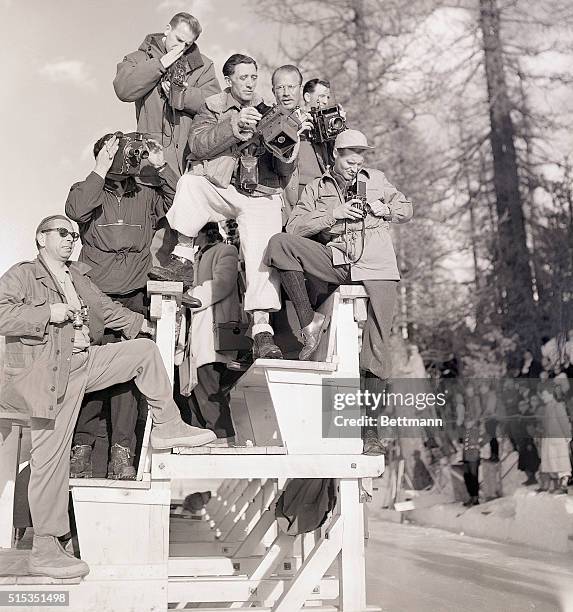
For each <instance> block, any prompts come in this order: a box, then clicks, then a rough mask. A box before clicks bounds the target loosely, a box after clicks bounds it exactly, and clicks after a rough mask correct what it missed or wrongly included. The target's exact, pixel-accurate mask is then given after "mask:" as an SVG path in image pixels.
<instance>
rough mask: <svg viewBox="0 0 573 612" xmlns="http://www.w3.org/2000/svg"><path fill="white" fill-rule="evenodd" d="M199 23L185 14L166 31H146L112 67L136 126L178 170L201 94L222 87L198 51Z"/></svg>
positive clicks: (180, 170) (181, 169)
mask: <svg viewBox="0 0 573 612" xmlns="http://www.w3.org/2000/svg"><path fill="white" fill-rule="evenodd" d="M199 34H201V25H200V24H199V22H198V21H197V19H196V18H195V17H193V15H190V14H189V13H177V14H176V15H174V16H173V18H172V19H171V21H170V22H169V25H168V26H167V27H166V29H165V32H163V33H157V34H148V35H147V36H146V37H145V39H144V41H143V42H142V43H141V45H140V46H139V49H138V50H137V51H135V52H134V53H130V54H129V55H127V56H126V57H125V58H124V59H123V61H122V62H120V63H119V64H118V66H117V74H116V77H115V79H114V81H113V86H114V89H115V93H116V94H117V97H118V98H119V99H120V100H122V101H123V102H135V114H136V117H137V131H138V132H143V133H145V134H148V135H149V136H151V137H152V138H154V139H156V140H157V141H158V142H159V143H160V144H161V145H162V146H163V148H164V150H165V159H166V160H167V163H168V164H169V165H170V166H171V167H172V168H173V169H174V170H175V171H176V172H177V174H179V175H181V174H183V172H184V171H185V157H186V146H187V140H188V137H189V130H190V128H191V121H192V119H193V117H194V116H195V114H196V113H197V112H198V111H199V109H200V108H201V106H202V104H203V102H204V101H205V98H207V97H208V96H210V95H212V94H215V93H218V92H220V91H221V88H220V86H219V83H218V81H217V77H216V75H215V68H214V67H213V62H212V61H211V60H210V59H209V58H208V57H206V56H205V55H203V54H202V53H200V51H199V48H198V47H197V44H196V40H197V38H198V37H199Z"/></svg>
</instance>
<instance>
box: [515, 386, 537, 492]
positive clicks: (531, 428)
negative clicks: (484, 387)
mask: <svg viewBox="0 0 573 612" xmlns="http://www.w3.org/2000/svg"><path fill="white" fill-rule="evenodd" d="M540 406H541V400H540V399H539V396H538V395H532V396H531V399H530V400H529V401H527V400H523V401H521V402H519V406H518V410H519V416H518V418H517V419H516V420H515V427H514V429H513V435H514V439H515V442H516V444H517V451H518V454H519V459H518V462H517V469H518V470H520V471H521V472H525V474H526V476H527V480H526V481H525V482H523V483H522V484H523V485H524V486H526V487H528V486H530V485H534V484H537V478H536V477H535V474H536V473H537V470H538V469H539V465H540V463H541V460H540V458H539V452H538V450H537V446H536V445H535V440H534V438H533V435H534V432H535V430H536V415H537V411H538V409H539V408H540Z"/></svg>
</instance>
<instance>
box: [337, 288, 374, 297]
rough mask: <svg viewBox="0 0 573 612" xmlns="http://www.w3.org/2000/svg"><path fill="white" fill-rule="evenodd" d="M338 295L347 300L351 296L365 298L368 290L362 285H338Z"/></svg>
mask: <svg viewBox="0 0 573 612" xmlns="http://www.w3.org/2000/svg"><path fill="white" fill-rule="evenodd" d="M338 291H339V292H340V297H341V298H342V299H343V300H349V299H353V298H367V297H368V292H367V291H366V287H364V285H340V287H338Z"/></svg>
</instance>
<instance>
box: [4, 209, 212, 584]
mask: <svg viewBox="0 0 573 612" xmlns="http://www.w3.org/2000/svg"><path fill="white" fill-rule="evenodd" d="M78 238H79V236H78V234H77V233H76V232H74V231H73V227H72V224H71V221H70V220H69V219H68V218H67V217H64V216H62V215H52V216H50V217H46V218H45V219H43V220H42V221H41V223H40V225H39V226H38V228H37V230H36V245H37V247H38V251H39V253H38V257H37V258H36V259H35V260H33V261H24V262H21V263H18V264H16V265H15V266H13V267H12V268H10V270H8V271H7V272H6V273H5V274H4V275H3V276H2V277H1V278H0V334H2V335H4V336H6V357H5V372H4V384H3V385H2V389H1V390H0V417H1V416H2V411H3V410H7V411H8V412H9V413H11V414H13V413H17V414H22V415H24V416H29V417H30V428H31V437H32V449H31V461H30V469H31V476H30V485H29V488H28V495H29V501H30V512H31V515H32V522H33V526H34V543H33V548H32V553H31V555H30V560H29V570H30V573H31V574H33V575H40V576H50V577H53V578H75V577H81V576H85V575H86V574H88V572H89V567H88V566H87V564H86V563H85V562H84V561H81V560H80V559H76V558H75V557H74V556H72V555H70V554H68V553H67V552H65V551H64V550H63V549H62V547H61V546H60V543H59V541H58V538H59V537H61V536H63V535H65V534H66V533H68V531H69V530H70V526H69V520H68V485H69V470H70V465H69V464H70V447H71V442H72V435H73V433H74V426H75V424H76V420H77V416H78V411H79V409H80V406H81V403H82V398H83V396H84V394H85V393H88V392H91V391H97V390H100V389H104V388H106V387H109V386H111V385H116V384H118V383H123V382H127V381H129V380H133V381H134V382H135V384H136V385H137V387H138V389H139V390H140V391H141V393H142V394H143V395H145V396H146V397H147V402H148V404H149V408H150V410H151V416H152V419H153V424H154V426H153V430H152V432H151V444H152V445H153V446H154V447H155V448H160V449H167V448H172V447H173V446H201V445H203V444H207V443H209V442H211V441H212V440H214V439H215V434H214V433H213V432H212V431H209V430H204V429H199V428H197V427H191V426H189V425H186V424H185V423H183V421H182V420H181V417H180V414H179V410H178V408H177V405H176V404H175V402H174V401H173V397H172V389H171V384H170V382H169V377H168V375H167V371H166V370H165V366H164V365H163V361H162V359H161V355H160V353H159V349H158V348H157V346H156V345H155V343H154V342H153V341H151V340H148V339H145V338H140V339H136V340H129V341H127V342H118V343H114V344H107V345H105V346H98V344H100V342H101V339H102V336H103V331H104V327H107V328H110V329H115V330H119V331H121V332H122V333H123V335H124V336H125V337H126V338H135V336H137V334H138V333H139V332H143V333H146V332H148V331H150V329H149V327H148V325H147V322H146V321H145V320H144V317H143V315H141V314H138V313H134V312H132V311H131V310H128V309H127V308H124V307H123V306H121V305H120V304H118V303H117V302H114V301H112V300H111V299H110V298H109V297H107V296H106V295H105V294H103V293H102V292H101V291H100V290H99V289H98V288H97V287H96V286H95V285H94V284H93V283H92V282H91V280H90V279H89V278H88V277H87V276H86V275H85V273H86V271H87V270H88V269H89V267H88V266H86V265H85V264H81V263H76V262H68V259H69V257H70V255H71V254H72V250H73V243H74V242H75V241H76V240H77V239H78Z"/></svg>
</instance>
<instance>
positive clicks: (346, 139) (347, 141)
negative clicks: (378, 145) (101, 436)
mask: <svg viewBox="0 0 573 612" xmlns="http://www.w3.org/2000/svg"><path fill="white" fill-rule="evenodd" d="M334 148H335V149H373V148H374V147H371V146H370V145H369V144H368V140H366V136H364V134H363V133H362V132H359V131H358V130H344V132H340V134H338V136H337V137H336V140H335V141H334Z"/></svg>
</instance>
